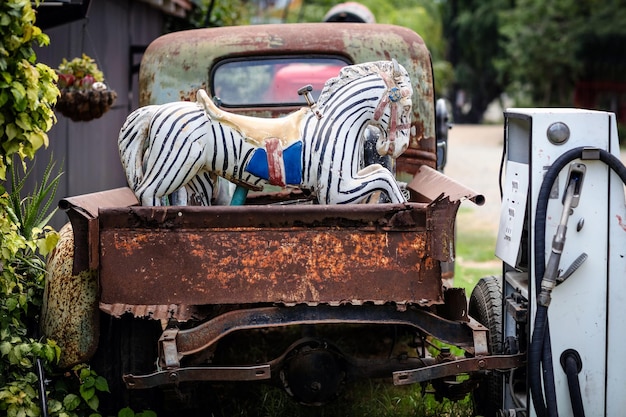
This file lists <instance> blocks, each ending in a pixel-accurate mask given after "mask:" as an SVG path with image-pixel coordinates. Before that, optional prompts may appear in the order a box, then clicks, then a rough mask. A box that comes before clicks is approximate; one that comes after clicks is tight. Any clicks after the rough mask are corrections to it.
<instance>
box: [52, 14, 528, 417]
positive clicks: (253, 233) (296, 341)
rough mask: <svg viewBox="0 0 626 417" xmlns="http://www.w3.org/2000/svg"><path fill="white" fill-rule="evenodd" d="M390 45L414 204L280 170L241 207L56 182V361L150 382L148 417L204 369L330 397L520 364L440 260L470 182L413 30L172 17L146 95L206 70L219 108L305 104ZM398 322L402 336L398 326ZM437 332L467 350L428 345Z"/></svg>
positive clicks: (166, 92)
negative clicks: (177, 27) (355, 199)
mask: <svg viewBox="0 0 626 417" xmlns="http://www.w3.org/2000/svg"><path fill="white" fill-rule="evenodd" d="M392 58H393V59H396V60H397V61H398V62H399V63H400V64H402V65H403V66H404V67H405V68H406V70H407V72H408V73H409V76H410V78H411V82H412V85H413V95H412V114H411V137H410V144H409V148H408V149H407V150H406V152H404V154H402V155H401V156H400V157H399V158H398V159H397V161H396V162H395V163H392V165H391V166H390V169H391V170H393V171H394V172H395V175H396V178H397V179H398V181H399V182H401V183H405V184H407V186H406V192H407V196H408V201H407V202H406V203H402V204H390V203H382V204H340V205H321V204H317V203H316V201H315V200H314V198H313V199H312V198H311V196H309V195H307V194H306V193H303V192H302V191H300V190H297V189H288V190H284V189H274V188H272V187H266V188H265V189H263V190H261V191H255V192H251V193H250V194H248V195H247V197H246V200H245V204H243V205H239V206H232V205H213V206H193V205H187V206H158V207H152V206H142V205H140V204H139V202H138V200H137V197H136V196H135V195H134V194H133V192H132V191H131V190H130V189H129V188H120V189H115V190H106V191H102V192H98V193H94V194H89V195H81V196H74V197H68V198H64V199H63V200H62V201H61V202H60V207H61V208H62V209H63V210H65V211H66V213H67V215H68V218H69V221H70V222H69V223H68V224H67V225H66V226H65V227H64V228H63V229H62V231H61V233H62V239H61V242H60V244H59V246H58V248H57V249H56V252H55V253H54V254H53V255H52V256H51V258H50V261H49V263H48V270H49V276H50V277H49V280H48V282H47V285H46V305H45V307H44V320H43V332H44V334H45V335H46V336H48V337H51V338H54V339H56V340H57V341H58V343H59V344H60V345H61V346H62V347H63V357H62V365H63V366H67V367H69V366H71V365H72V364H75V363H80V362H90V363H91V364H92V366H93V367H94V368H95V369H96V370H97V371H98V372H99V373H101V374H102V375H105V376H107V378H108V379H109V384H110V386H111V390H112V399H111V400H110V401H109V403H110V404H109V405H108V406H109V407H112V409H115V407H120V406H127V405H130V406H133V407H138V406H139V405H138V404H142V403H141V401H144V403H143V404H148V407H150V408H155V409H157V410H159V415H160V416H161V415H178V414H177V413H178V412H180V410H182V409H193V408H194V407H201V406H200V404H202V403H203V398H205V397H206V395H208V394H207V393H206V391H205V390H210V389H211V388H210V387H211V386H212V384H215V383H222V384H223V383H231V382H232V383H234V382H236V381H246V382H249V381H256V382H257V383H267V384H272V385H274V386H277V387H280V388H282V389H284V390H285V391H286V392H287V393H289V395H290V396H292V397H293V398H294V400H295V401H297V402H300V403H303V404H308V405H323V404H326V403H328V402H330V401H332V400H334V399H335V398H337V397H338V396H339V395H340V393H341V391H342V387H344V386H345V385H346V384H348V383H350V382H351V381H354V380H355V379H358V378H386V379H388V380H389V381H393V383H394V384H397V385H403V384H411V383H422V382H426V381H433V386H434V387H435V388H436V389H437V390H438V392H439V393H440V394H441V395H443V396H457V397H458V395H459V393H460V394H462V395H464V394H466V393H468V392H470V391H471V390H472V389H475V388H476V386H478V385H479V384H480V378H481V376H482V375H484V373H485V372H487V371H488V370H490V369H505V368H511V367H515V366H518V365H519V361H520V359H519V358H518V357H506V356H502V355H493V354H492V352H490V342H489V332H488V329H487V328H485V327H484V326H482V325H481V324H480V323H478V322H477V321H476V320H474V319H473V318H472V317H470V316H469V315H468V313H467V299H466V295H465V292H464V290H462V289H459V288H454V287H453V286H451V285H450V282H451V279H450V278H451V277H452V275H451V273H450V272H446V271H447V270H446V265H447V264H449V263H450V262H452V261H453V260H454V244H455V240H454V235H455V233H454V228H455V218H456V213H457V209H458V207H459V205H460V203H461V201H463V200H466V199H470V200H472V201H474V202H476V203H477V204H481V203H482V196H481V195H480V194H477V193H476V192H474V191H472V190H469V189H467V188H466V187H464V186H463V185H461V184H458V183H457V182H455V181H453V180H452V179H450V178H448V177H446V176H445V175H444V174H442V173H441V172H440V171H438V170H437V166H438V165H437V137H436V130H437V129H436V114H435V108H436V106H435V91H434V83H433V72H432V66H431V58H430V54H429V52H428V49H427V48H426V46H425V45H424V42H423V41H422V39H421V38H420V36H418V35H417V34H416V33H414V32H413V31H411V30H409V29H406V28H402V27H397V26H391V25H383V24H352V23H311V24H282V25H258V26H247V27H224V28H210V29H199V30H192V31H183V32H177V33H172V34H168V35H164V36H162V37H160V38H158V39H156V40H155V41H154V42H153V43H152V44H151V45H150V46H149V47H148V49H147V51H146V52H145V55H144V57H143V60H142V63H141V69H140V103H141V105H142V106H147V105H151V104H163V103H168V102H172V101H181V100H193V98H194V97H195V94H196V91H198V89H204V90H206V91H207V93H208V94H209V96H211V97H212V98H213V100H214V101H215V102H216V103H217V104H218V105H219V106H220V107H221V108H223V109H226V110H228V111H230V112H234V113H239V114H245V115H251V116H258V117H280V116H283V115H285V114H288V113H290V112H292V111H294V110H296V109H298V108H300V107H302V106H306V105H307V103H306V102H305V97H302V96H299V95H298V94H297V93H296V91H293V89H294V88H297V87H299V86H302V85H307V84H309V85H311V91H312V95H313V97H314V99H317V94H319V89H320V83H322V82H323V81H324V80H325V78H326V77H330V76H333V75H334V74H336V73H337V72H338V71H339V69H340V68H341V67H343V66H346V65H352V64H359V63H363V62H370V61H379V60H390V59H392ZM440 117H441V115H440ZM388 335H394V336H393V337H387V336H388ZM242 337H245V339H243V340H246V341H245V342H241V340H242ZM403 337H404V338H408V339H409V340H410V343H408V345H407V346H410V349H409V350H406V349H398V348H397V346H395V345H394V344H395V343H394V342H396V341H398V340H399V339H402V338H403ZM265 339H267V340H268V341H264V340H265ZM372 340H376V342H372V343H370V341H372ZM383 340H385V342H384V343H383V342H382V341H383ZM390 340H391V341H393V342H389V341H390ZM433 340H437V341H439V342H441V343H443V346H455V347H458V348H460V349H462V351H463V352H464V353H463V355H461V356H458V355H457V356H455V355H453V354H451V353H450V351H449V349H448V348H447V347H446V348H439V350H440V352H433V350H432V349H433V346H441V345H434V344H433ZM388 343H391V344H392V346H388V345H387V344H388ZM459 374H466V375H469V378H466V379H465V381H464V382H462V383H459V382H458V381H457V378H456V376H457V375H459ZM203 390H204V391H203ZM192 394H193V395H192ZM168 410H169V411H168ZM205 411H206V410H205ZM189 415H191V414H189ZM205 415H206V414H205Z"/></svg>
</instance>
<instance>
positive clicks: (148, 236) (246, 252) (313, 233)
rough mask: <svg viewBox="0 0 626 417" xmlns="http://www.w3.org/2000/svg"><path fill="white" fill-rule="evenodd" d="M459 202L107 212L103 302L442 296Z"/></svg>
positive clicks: (102, 230) (426, 301)
mask: <svg viewBox="0 0 626 417" xmlns="http://www.w3.org/2000/svg"><path fill="white" fill-rule="evenodd" d="M457 208H458V202H455V203H451V202H450V201H449V200H448V199H444V200H439V201H437V202H435V203H433V204H430V205H426V204H420V203H408V204H403V205H388V204H384V205H346V206H340V205H338V206H318V205H315V206H313V205H285V206H281V205H277V206H246V207H232V206H226V207H223V206H222V207H139V206H135V207H123V208H103V209H101V210H100V213H99V244H100V265H99V277H100V288H101V299H100V301H101V303H102V304H106V305H113V304H117V305H118V306H127V307H124V309H125V310H129V309H131V308H132V309H134V308H136V307H137V306H171V305H174V306H180V305H206V304H240V303H242V302H245V303H282V304H286V305H293V304H299V303H306V304H312V305H315V304H318V303H328V304H332V305H335V304H345V303H348V304H362V303H365V302H373V303H376V304H382V303H386V302H390V301H392V302H396V303H400V304H403V303H418V304H421V305H431V304H439V303H441V302H443V300H442V286H441V280H440V276H441V269H440V262H439V261H443V260H448V259H449V258H450V257H451V256H452V255H453V254H451V253H450V248H451V247H452V239H453V235H454V232H453V228H454V217H455V214H456V210H457ZM435 219H437V221H435ZM442 219H448V221H445V220H444V221H442ZM107 309H111V307H108V308H107Z"/></svg>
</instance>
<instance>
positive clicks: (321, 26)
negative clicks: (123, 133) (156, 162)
mask: <svg viewBox="0 0 626 417" xmlns="http://www.w3.org/2000/svg"><path fill="white" fill-rule="evenodd" d="M309 54H317V55H320V54H326V55H331V56H332V55H334V56H340V57H343V58H347V59H348V60H349V61H350V62H352V63H354V64H359V63H363V62H371V61H380V60H390V59H392V58H395V59H397V60H398V62H399V63H400V64H402V65H403V66H404V67H405V68H406V69H407V71H408V72H409V75H410V77H411V82H412V84H413V88H414V92H413V114H412V121H411V123H412V130H411V142H410V147H409V149H408V150H407V151H406V152H405V153H404V155H402V156H401V157H400V158H399V159H398V165H397V169H398V171H399V172H407V173H409V174H411V175H412V174H413V173H415V171H416V169H417V168H418V167H419V166H421V165H427V166H430V167H432V168H435V167H436V143H435V102H434V82H433V73H432V67H431V58H430V53H429V51H428V49H427V48H426V46H425V45H424V42H423V40H422V38H421V37H420V36H419V35H417V34H416V33H415V32H413V31H411V30H410V29H407V28H403V27H399V26H394V25H384V24H371V25H355V24H352V23H332V24H329V23H297V24H278V25H253V26H233V27H222V28H208V29H199V30H193V31H181V32H175V33H171V34H167V35H164V36H162V37H160V38H158V39H156V40H155V41H153V42H152V43H151V44H150V46H149V47H148V49H147V50H146V52H145V54H144V56H143V59H142V63H141V69H140V74H139V88H140V98H139V101H140V105H142V106H143V105H148V104H163V103H167V102H172V101H179V100H187V101H192V100H195V94H196V91H197V90H198V89H199V88H203V89H205V90H207V92H208V93H209V95H211V96H213V95H215V92H214V91H211V87H212V80H210V78H209V77H210V74H211V69H212V67H213V65H214V64H215V63H216V62H218V61H220V60H223V59H227V58H242V57H248V58H250V57H254V56H264V57H267V56H285V55H309ZM294 94H295V92H294ZM295 109H296V108H295V107H280V108H276V107H274V108H267V107H266V108H240V109H230V110H233V111H237V112H240V113H245V114H248V115H252V116H261V117H279V116H284V115H285V114H287V113H289V112H292V111H294V110H295Z"/></svg>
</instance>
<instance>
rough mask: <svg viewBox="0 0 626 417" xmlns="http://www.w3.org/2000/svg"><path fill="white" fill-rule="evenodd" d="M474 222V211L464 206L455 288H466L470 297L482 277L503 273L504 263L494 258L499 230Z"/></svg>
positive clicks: (461, 217)
mask: <svg viewBox="0 0 626 417" xmlns="http://www.w3.org/2000/svg"><path fill="white" fill-rule="evenodd" d="M473 219H474V214H473V212H472V210H471V209H468V208H465V207H461V209H460V210H459V213H458V215H457V230H456V233H457V235H456V262H455V267H454V286H455V287H459V288H464V289H465V293H466V294H467V296H468V297H469V295H470V294H471V292H472V289H473V288H474V286H475V285H476V283H477V282H478V280H479V279H480V278H482V277H485V276H489V275H500V274H501V273H502V264H501V262H500V260H499V259H498V258H497V257H496V256H495V255H494V252H495V248H496V237H497V231H494V230H492V229H491V228H489V227H485V225H484V224H483V223H479V224H476V222H475V221H474V220H473Z"/></svg>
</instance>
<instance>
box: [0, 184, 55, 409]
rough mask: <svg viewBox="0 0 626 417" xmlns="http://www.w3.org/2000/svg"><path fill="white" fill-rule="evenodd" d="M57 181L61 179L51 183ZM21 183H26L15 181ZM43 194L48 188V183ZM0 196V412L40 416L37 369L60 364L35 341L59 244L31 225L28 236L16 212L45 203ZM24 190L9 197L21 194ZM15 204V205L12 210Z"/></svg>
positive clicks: (46, 345)
mask: <svg viewBox="0 0 626 417" xmlns="http://www.w3.org/2000/svg"><path fill="white" fill-rule="evenodd" d="M56 181H58V176H57V177H56V178H55V179H54V180H53V182H56ZM17 184H22V185H23V182H19V181H18V182H17ZM44 184H45V185H44V187H43V188H44V189H47V188H48V186H49V184H48V183H47V182H44ZM2 192H3V194H2V195H0V265H1V267H2V268H1V273H0V329H1V330H0V410H1V411H6V413H7V416H20V415H25V416H31V415H33V416H34V415H39V411H40V407H39V404H38V399H39V393H38V392H37V390H36V387H37V386H38V380H39V378H38V376H37V374H36V366H37V365H38V362H39V363H43V364H44V365H45V366H46V367H47V368H48V369H50V365H51V364H54V363H56V362H57V361H58V359H59V357H60V354H61V349H60V348H59V346H58V345H57V344H56V343H55V342H54V341H52V340H45V341H40V340H37V339H36V338H34V337H33V334H34V333H35V330H34V329H36V323H37V318H38V312H39V310H40V307H41V303H42V299H43V282H44V277H45V264H44V260H43V255H42V253H48V252H49V251H50V250H51V249H52V248H53V247H54V245H56V242H57V240H58V234H57V233H56V232H55V231H54V230H53V229H52V228H50V227H48V226H43V227H42V228H38V227H36V225H34V224H33V225H31V227H30V230H29V234H25V233H24V230H25V229H24V228H22V227H21V226H22V225H21V223H20V221H19V219H18V217H17V215H16V213H20V214H22V213H29V212H37V211H39V209H41V201H44V200H42V199H41V198H38V197H36V196H32V197H29V198H26V199H23V200H19V199H18V200H17V201H14V200H12V198H11V197H10V195H9V194H8V193H6V192H4V190H2ZM20 192H21V186H18V188H17V189H14V190H13V191H12V193H11V195H19V193H20ZM13 204H17V205H16V206H13Z"/></svg>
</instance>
